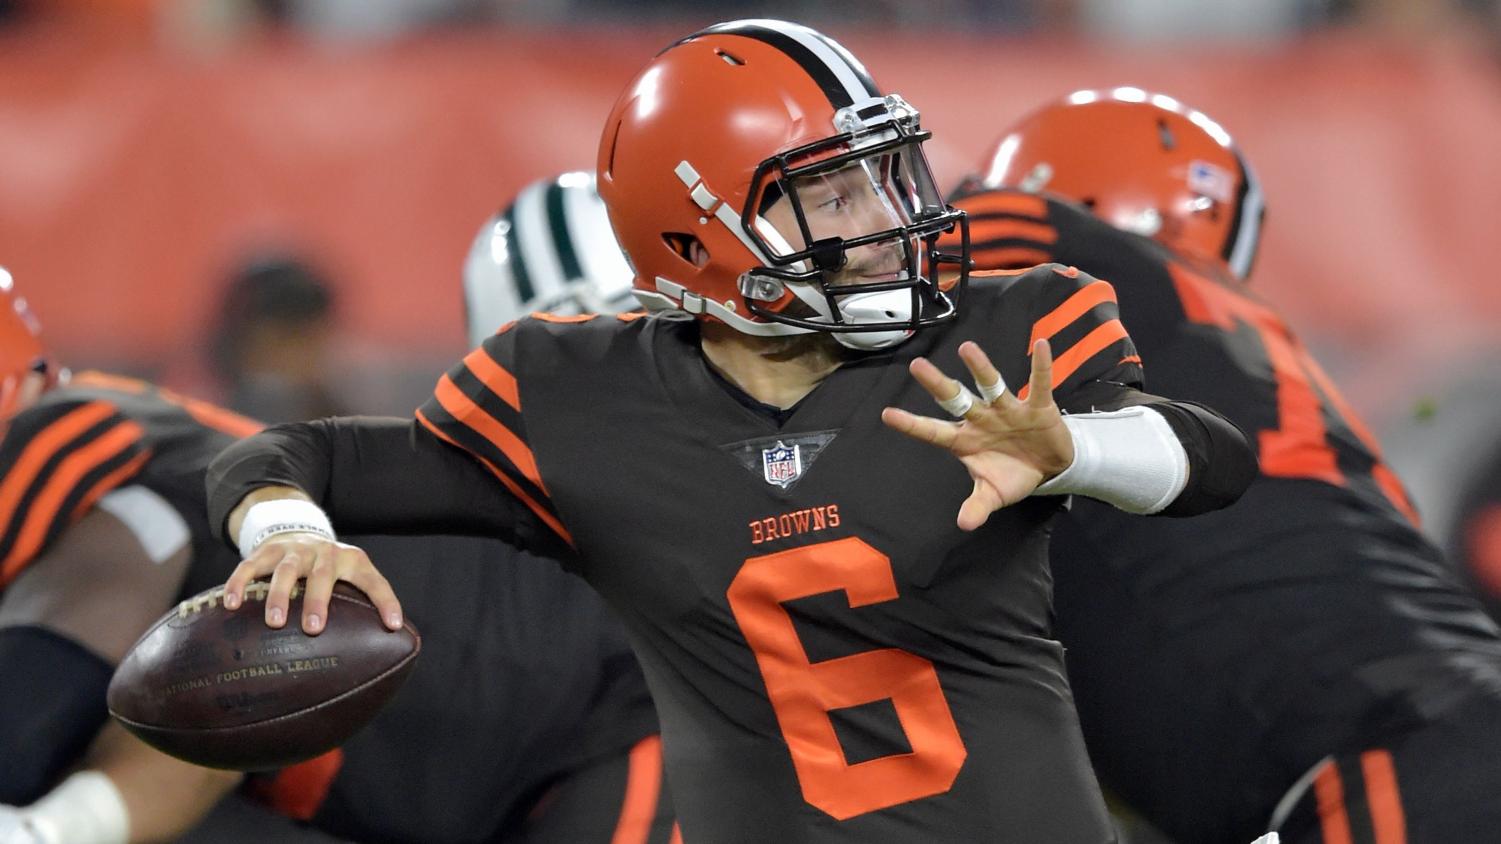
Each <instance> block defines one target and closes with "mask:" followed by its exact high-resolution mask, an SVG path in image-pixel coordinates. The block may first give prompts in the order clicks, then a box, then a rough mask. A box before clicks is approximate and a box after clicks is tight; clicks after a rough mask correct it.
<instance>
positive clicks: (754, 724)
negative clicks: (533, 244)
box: [210, 20, 1254, 844]
mask: <svg viewBox="0 0 1501 844" xmlns="http://www.w3.org/2000/svg"><path fill="white" fill-rule="evenodd" d="M927 137H928V133H927V132H925V131H924V130H923V129H922V128H921V126H920V122H919V118H918V113H917V111H916V110H915V109H914V108H913V107H912V106H910V105H909V104H907V103H906V102H905V101H903V100H902V99H901V98H900V97H898V96H896V95H888V94H885V93H883V92H882V91H881V90H880V89H878V88H877V87H876V86H875V84H874V83H873V82H872V81H871V79H870V77H869V75H868V74H867V73H866V72H865V70H864V68H863V67H862V66H861V65H860V63H859V62H858V61H857V60H856V59H855V58H854V57H853V56H852V55H850V53H849V52H848V51H846V50H845V49H844V48H843V47H842V46H840V45H839V44H838V43H836V42H835V41H833V40H831V39H829V38H828V37H826V36H824V35H822V34H820V33H817V32H815V31H813V30H811V29H808V28H806V27H803V26H799V25H796V24H791V23H786V22H782V21H769V20H761V21H738V22H732V23H727V24H720V25H717V26H714V27H710V28H708V29H706V30H703V31H701V32H698V33H696V34H693V35H690V36H688V37H686V38H684V39H682V40H680V41H678V42H677V43H675V44H673V45H671V46H669V47H668V48H667V49H666V50H664V51H663V52H661V53H660V54H658V55H657V56H656V57H655V58H654V59H652V61H651V62H650V63H649V64H648V65H647V66H646V68H645V69H643V71H642V72H641V73H640V74H639V75H638V76H637V77H636V78H635V79H634V80H633V81H632V82H631V83H630V84H629V86H628V87H627V89H626V91H625V93H624V94H623V96H622V97H621V98H620V100H619V101H618V102H617V104H616V105H615V107H614V109H613V111H612V112H611V114H610V116H609V118H608V120H607V122H606V125H605V127H604V132H603V137H602V142H601V147H600V155H599V160H598V166H597V170H596V172H597V173H598V179H599V189H600V193H601V195H602V196H603V197H604V200H605V204H606V206H607V208H608V210H609V215H610V220H611V221H612V223H613V224H614V229H615V232H616V235H617V236H618V238H619V240H620V243H621V246H622V248H623V250H624V251H625V253H626V255H627V256H628V257H629V259H630V261H631V263H632V266H633V268H634V270H635V292H636V296H637V298H638V299H639V300H640V301H641V302H642V303H643V304H644V305H645V306H646V307H647V308H648V309H650V310H652V311H655V312H659V314H660V315H656V316H643V315H640V314H627V315H623V316H620V317H616V316H587V315H581V316H576V317H559V316H549V315H538V316H536V317H533V318H530V319H522V320H519V321H517V322H516V323H515V324H514V325H511V326H509V327H507V328H506V329H505V330H502V331H501V332H500V333H498V334H496V335H494V336H492V337H490V338H489V339H487V340H486V341H485V342H484V344H483V345H481V346H480V347H479V348H478V349H476V350H474V351H473V352H471V353H470V354H469V355H468V356H467V357H466V358H465V359H464V360H463V361H462V362H461V363H459V364H458V365H457V366H455V367H454V369H453V370H451V371H450V372H449V373H448V374H447V375H445V376H443V377H442V378H441V379H440V380H439V382H438V386H437V389H436V392H435V394H434V396H433V398H432V399H431V400H430V401H429V402H428V403H427V404H425V405H424V406H423V407H422V408H421V409H420V410H419V411H418V413H417V415H416V418H415V419H385V420H378V419H368V418H367V419H334V420H323V421H319V422H315V423H305V424H297V425H289V426H279V427H277V428H274V429H269V430H268V431H267V432H265V433H263V434H261V435H259V436H257V437H254V438H251V439H249V440H246V441H243V442H242V443H241V444H239V445H237V446H234V447H231V449H230V450H228V451H226V452H225V454H224V455H221V457H220V458H218V459H217V460H216V461H215V464H214V467H213V469H212V470H211V472H210V484H211V491H210V508H211V509H210V513H211V522H212V523H213V524H215V525H216V526H217V527H218V529H220V530H222V531H224V532H225V534H226V536H228V537H233V538H237V540H238V544H239V547H240V549H241V551H242V552H243V553H244V554H245V555H246V557H247V559H246V561H245V562H244V563H242V564H241V566H240V567H239V568H238V569H237V570H236V573H235V575H234V576H233V577H232V578H231V579H230V580H229V582H228V583H227V585H226V593H225V599H226V602H227V603H228V604H229V605H231V606H238V605H239V604H240V601H241V600H243V594H244V593H243V587H244V585H245V584H246V583H247V582H248V580H249V579H250V578H253V577H259V576H264V575H271V576H272V585H271V589H270V591H269V594H268V595H267V596H266V598H265V606H264V608H263V610H264V613H265V616H266V619H267V622H268V623H269V624H271V625H273V626H280V625H282V624H285V623H287V621H288V619H287V618H286V611H287V595H288V594H289V591H290V588H291V586H292V585H293V584H294V583H295V582H296V581H297V580H298V579H299V578H304V577H306V578H307V591H306V593H305V595H306V597H305V599H304V600H305V603H304V610H305V611H304V613H303V614H302V617H301V619H300V623H301V625H302V627H303V628H304V629H305V630H308V631H310V632H316V631H317V630H319V629H321V627H322V626H323V624H324V623H325V619H326V613H327V603H328V602H327V596H328V594H329V591H330V590H331V588H332V585H333V583H334V581H335V580H336V579H345V580H349V581H350V582H352V583H354V584H355V585H357V586H359V587H360V588H362V589H364V591H365V592H366V593H367V594H369V595H371V596H372V598H373V599H374V600H375V602H376V604H377V606H379V607H380V608H381V609H382V611H383V612H384V613H385V614H386V615H387V621H388V623H390V624H392V625H396V624H399V620H400V616H401V608H400V604H399V603H398V602H397V600H396V599H395V596H394V594H393V592H392V589H391V587H390V585H389V584H388V583H387V582H386V581H385V579H384V578H383V577H382V576H381V574H380V573H379V572H378V571H377V570H376V569H375V568H374V567H373V566H372V565H371V563H370V561H369V558H368V557H367V556H366V555H365V554H364V553H363V552H361V551H360V550H359V549H357V548H350V547H348V546H346V545H341V544H337V543H335V542H334V541H333V528H332V525H333V524H337V525H339V526H340V528H341V529H342V530H349V531H359V530H445V531H472V532H475V533H481V534H497V535H501V536H504V537H507V538H510V539H513V540H515V541H517V542H520V543H522V544H524V545H526V546H529V547H531V548H534V549H539V550H545V551H547V552H548V553H550V554H553V555H556V556H557V557H558V559H560V560H562V561H563V564H564V565H565V566H566V567H567V568H569V569H570V570H572V571H575V572H578V573H579V574H580V575H581V576H583V577H584V578H585V579H586V580H588V581H589V582H590V583H591V584H592V585H593V586H594V587H595V588H596V589H597V590H598V591H599V592H600V593H601V594H602V595H603V596H604V597H605V600H606V601H607V602H608V603H610V605H611V606H612V607H614V608H615V609H616V610H617V612H618V613H619V614H620V615H621V617H622V618H623V619H624V620H625V623H626V628H627V631H628V633H629V635H630V637H631V640H632V643H633V645H634V646H635V649H636V653H637V655H638V656H639V657H640V659H641V661H642V664H643V667H644V668H645V669H646V673H647V678H648V681H649V682H650V684H651V687H652V691H653V696H654V697H655V698H656V701H657V705H658V711H659V714H660V716H661V718H662V723H663V750H664V754H665V756H666V759H667V768H668V772H669V775H670V777H671V780H672V784H673V798H674V802H675V804H676V809H677V811H678V813H679V816H680V818H681V822H682V828H683V835H684V838H685V839H686V840H689V841H711V842H740V841H746V842H750V841H755V842H764V841H777V840H786V841H802V842H815V841H861V842H896V841H901V842H910V841H1017V842H1023V841H1024V842H1029V844H1046V842H1069V844H1079V842H1103V841H1108V840H1111V839H1112V838H1113V835H1112V833H1111V831H1110V827H1109V821H1108V818H1107V817H1106V813H1105V810H1104V806H1103V804H1102V801H1101V799H1100V795H1099V791H1098V788H1097V786H1096V785H1095V783H1094V781H1093V777H1092V775H1091V774H1090V771H1089V767H1088V760H1087V758H1086V756H1085V753H1084V748H1083V744H1082V742H1081V741H1080V737H1079V733H1078V729H1077V725H1076V722H1075V716H1074V714H1073V712H1072V705H1071V702H1070V694H1069V691H1068V687H1067V684H1066V682H1065V680H1064V672H1063V661H1062V652H1061V650H1060V649H1059V647H1058V645H1057V643H1056V642H1055V641H1054V640H1053V639H1052V637H1051V632H1050V620H1049V617H1050V606H1049V598H1048V593H1049V591H1050V589H1049V577H1048V573H1047V567H1046V549H1047V535H1048V532H1049V529H1050V525H1051V524H1052V522H1053V520H1054V518H1055V517H1056V515H1057V514H1058V513H1059V512H1060V510H1061V509H1062V508H1063V506H1064V501H1065V498H1064V497H1063V495H1064V494H1065V493H1078V494H1087V495H1092V496H1098V497H1101V498H1103V499H1105V500H1109V501H1111V502H1114V503H1116V504H1118V505H1120V506H1122V507H1125V508H1128V509H1130V510H1133V511H1136V512H1141V513H1165V514H1177V515H1188V514H1193V513H1198V512H1203V511H1206V510H1212V509H1215V508H1217V507H1221V506H1224V505H1225V504H1227V503H1228V502H1230V501H1232V500H1234V499H1235V497H1236V496H1237V495H1238V494H1239V492H1240V490H1241V488H1242V487H1243V486H1244V485H1245V484H1246V483H1247V482H1248V481H1249V479H1250V476H1251V475H1252V473H1253V470H1254V469H1253V461H1252V459H1251V455H1250V450H1249V446H1248V445H1247V444H1246V442H1245V440H1244V437H1243V435H1242V434H1240V432H1239V431H1238V430H1236V429H1235V428H1234V427H1233V426H1232V425H1230V424H1229V423H1227V422H1225V421H1224V420H1223V418H1221V417H1219V416H1217V415H1215V414H1213V413H1211V412H1208V411H1206V410H1204V409H1202V408H1200V407H1197V406H1193V405H1188V404H1183V403H1178V402H1171V401H1167V400H1165V399H1160V398H1157V397H1154V396H1148V395H1146V394H1144V393H1142V392H1140V391H1139V390H1137V389H1136V385H1137V384H1138V383H1139V377H1140V365H1139V362H1138V359H1137V357H1136V354H1135V350H1134V348H1133V347H1132V345H1131V342H1130V339H1129V337H1128V336H1127V334H1126V332H1125V330H1124V328H1123V327H1122V326H1121V323H1120V321H1119V320H1118V319H1117V318H1116V305H1115V302H1114V298H1113V296H1112V295H1110V292H1109V289H1108V287H1107V286H1105V285H1102V284H1099V283H1097V282H1095V281H1094V279H1092V278H1090V277H1088V276H1085V275H1082V274H1079V273H1076V272H1074V271H1072V270H1069V269H1067V268H1064V267H1061V266H1048V267H1041V268H1038V269H1036V270H1032V271H1029V272H1024V273H1019V274H1007V275H989V276H985V277H981V278H975V279H968V278H967V266H968V256H967V255H966V254H965V252H966V249H965V248H964V245H963V243H962V242H961V244H960V247H959V249H958V251H957V252H955V253H954V254H940V253H939V252H938V251H937V250H935V249H934V248H933V247H934V244H935V242H936V240H937V238H938V236H939V235H940V233H942V232H944V231H947V230H951V229H953V228H955V227H962V226H963V225H964V220H963V216H962V214H959V213H956V212H954V211H953V210H952V209H950V208H948V207H946V206H945V205H944V203H943V201H942V200H941V198H940V196H939V194H938V191H937V189H936V187H935V186H934V183H933V180H932V177H931V175H930V173H929V171H928V168H927V165H926V163H925V161H924V158H923V153H922V144H923V141H924V140H925V139H926V138H927ZM945 270H948V272H946V273H945ZM941 273H942V274H941ZM966 288H967V289H966ZM972 340H978V341H979V344H978V345H977V344H976V343H975V342H970V341H972ZM981 345H983V346H984V347H985V349H986V350H988V352H989V354H987V352H986V351H982V350H981ZM1054 349H1056V351H1057V356H1056V358H1055V357H1054V356H1053V350H1054ZM992 355H993V357H992ZM960 367H963V368H965V369H967V370H969V377H970V378H972V379H973V384H974V387H973V390H972V389H971V387H970V386H968V385H966V384H961V382H959V381H957V380H954V379H952V378H950V377H949V376H948V375H946V374H945V372H953V371H956V370H958V369H959V368H960ZM909 370H910V373H911V374H910V376H909V374H908V372H909ZM976 391H977V392H978V395H976ZM935 400H937V401H938V402H939V403H940V405H941V406H942V407H943V408H944V409H945V410H946V411H947V412H948V413H949V414H950V415H951V416H952V417H953V418H954V420H955V421H948V420H943V419H939V418H934V417H929V416H926V415H922V414H923V412H925V411H926V410H927V409H928V407H929V405H930V403H931V402H933V401H935ZM1055 402H1056V403H1055ZM1060 405H1061V406H1062V407H1063V408H1066V409H1068V410H1070V411H1072V412H1073V413H1072V414H1071V415H1070V416H1068V417H1063V416H1062V415H1061V414H1060V412H1059V406H1060ZM883 408H885V409H884V410H883ZM883 423H884V424H883ZM935 446H937V448H935ZM945 451H947V452H949V453H950V454H952V455H953V457H957V458H958V459H957V460H956V459H953V458H952V457H950V454H945V453H944V452H945ZM1034 493H1037V494H1034ZM956 511H957V513H958V517H957V519H956V518H955V513H956ZM298 525H315V527H313V528H311V529H299V528H297V527H296V526H298Z"/></svg>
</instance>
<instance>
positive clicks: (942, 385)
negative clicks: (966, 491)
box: [881, 340, 1074, 530]
mask: <svg viewBox="0 0 1501 844" xmlns="http://www.w3.org/2000/svg"><path fill="white" fill-rule="evenodd" d="M959 358H960V359H961V360H963V361H964V365H965V366H966V367H967V368H968V369H969V374H970V375H971V376H973V378H974V381H975V385H976V386H977V387H978V388H979V389H980V394H981V395H982V396H985V395H987V394H989V395H995V398H994V399H993V400H991V401H988V402H987V401H984V400H982V399H980V398H977V397H974V396H973V394H970V398H971V399H972V403H971V404H970V406H969V408H968V409H967V410H964V411H963V414H962V417H961V418H960V421H958V422H949V421H946V420H943V419H935V418H933V417H931V416H918V415H917V414H915V413H909V412H907V411H905V410H901V409H899V408H895V407H888V408H886V409H885V410H883V411H881V421H882V422H885V423H886V424H887V425H889V426H891V427H892V428H895V429H896V430H898V431H900V432H902V433H903V434H906V435H907V436H909V437H912V438H913V439H918V440H922V441H923V442H926V443H931V444H933V445H936V446H938V447H939V448H943V449H947V450H948V451H949V452H950V453H951V454H953V455H954V456H955V457H957V458H959V462H961V463H963V464H964V468H966V469H968V470H969V475H970V477H971V478H973V479H974V482H975V488H974V491H973V492H971V493H970V495H969V498H967V499H965V501H964V503H963V504H962V505H960V507H959V527H960V529H961V530H974V529H976V528H978V527H979V526H981V525H983V524H985V521H986V520H987V519H989V518H990V514H991V513H994V512H995V511H996V510H999V509H1001V508H1002V507H1006V506H1008V505H1011V504H1015V503H1016V502H1018V501H1020V500H1022V499H1023V498H1026V497H1027V496H1028V495H1031V494H1032V491H1033V490H1035V489H1037V487H1038V485H1039V484H1041V483H1042V482H1043V481H1046V480H1048V479H1049V478H1051V477H1053V476H1054V475H1057V474H1058V473H1059V472H1062V471H1063V470H1064V469H1067V468H1068V467H1069V465H1070V464H1072V463H1073V462H1074V439H1073V436H1072V435H1071V434H1069V431H1068V427H1067V426H1065V425H1064V424H1063V415H1062V414H1061V413H1059V411H1058V405H1056V404H1054V403H1053V354H1052V350H1051V349H1050V348H1049V346H1048V341H1046V340H1038V341H1037V342H1036V343H1035V344H1034V345H1033V346H1032V375H1031V379H1030V381H1029V382H1028V388H1027V389H1028V394H1027V398H1026V399H1025V400H1022V399H1018V398H1017V397H1016V396H1014V395H1012V394H1011V392H1010V391H1009V390H1007V389H1006V387H1005V384H1004V383H1003V382H1002V380H1001V374H1000V372H998V371H997V370H996V368H995V366H994V364H992V363H991V362H990V358H989V357H987V356H986V355H985V352H983V351H982V350H981V349H980V347H979V345H978V344H976V343H974V342H970V341H966V342H965V343H963V344H961V345H960V346H959ZM911 369H912V377H914V378H916V379H917V382H918V383H919V384H921V385H922V386H923V388H924V389H926V390H927V391H928V393H929V394H931V395H932V396H933V398H934V399H936V400H937V401H938V402H939V403H940V404H945V405H949V406H950V407H954V406H955V405H954V403H955V402H956V401H957V402H959V405H960V406H962V405H963V403H964V401H965V400H964V395H965V393H967V392H968V390H967V388H965V386H964V385H963V384H961V383H959V382H958V381H956V380H954V379H953V378H950V377H948V376H947V375H945V374H943V372H942V371H940V370H939V369H938V367H936V366H934V365H933V363H932V361H929V360H928V359H926V358H918V359H917V360H914V361H913V362H912V367H911ZM955 412H956V415H958V412H957V411H955Z"/></svg>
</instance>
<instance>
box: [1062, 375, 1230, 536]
mask: <svg viewBox="0 0 1501 844" xmlns="http://www.w3.org/2000/svg"><path fill="white" fill-rule="evenodd" d="M1075 401H1076V402H1082V403H1084V404H1085V406H1087V407H1089V408H1090V409H1091V410H1097V411H1110V410H1120V409H1122V408H1126V407H1133V406H1137V405H1148V406H1150V407H1151V408H1152V409H1153V410H1155V411H1157V412H1158V413H1161V414H1162V418H1164V419H1166V420H1167V424H1168V426H1169V427H1171V428H1172V429H1173V433H1174V434H1177V435H1178V442H1180V443H1182V444H1183V451H1184V452H1185V453H1186V454H1187V455H1188V484H1187V485H1186V486H1184V487H1183V491H1182V492H1180V493H1178V497H1177V498H1175V499H1173V502H1172V503H1171V504H1169V505H1168V506H1167V507H1164V508H1163V509H1162V510H1159V511H1158V512H1156V513H1154V514H1153V515H1156V516H1197V515H1199V514H1200V513H1208V512H1210V511H1212V510H1219V509H1222V508H1225V507H1229V506H1230V505H1231V504H1234V503H1235V502H1236V501H1237V500H1238V499H1239V498H1240V496H1241V494H1242V493H1244V492H1245V491H1246V489H1247V488H1248V487H1250V485H1251V482H1252V481H1254V480H1255V479H1256V474H1257V472H1258V466H1257V462H1256V452H1255V450H1254V449H1253V448H1251V441H1250V439H1249V438H1248V437H1247V436H1246V433H1245V431H1242V430H1241V429H1240V427H1239V426H1237V425H1236V424H1235V423H1234V422H1231V421H1230V420H1229V419H1226V418H1225V417H1224V416H1221V415H1220V414H1218V413H1216V412H1215V411H1213V410H1210V409H1209V408H1207V407H1205V406H1203V405H1201V404H1197V403H1195V402H1190V401H1174V400H1170V399H1165V398H1162V397H1161V396H1154V395H1152V394H1151V393H1143V392H1141V391H1140V390H1135V389H1132V388H1130V387H1126V386H1123V385H1120V384H1112V383H1109V382H1104V381H1095V382H1092V383H1090V384H1086V385H1084V386H1082V387H1080V388H1079V390H1077V391H1076V393H1075Z"/></svg>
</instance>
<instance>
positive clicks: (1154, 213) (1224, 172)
mask: <svg viewBox="0 0 1501 844" xmlns="http://www.w3.org/2000/svg"><path fill="white" fill-rule="evenodd" d="M967 185H968V187H969V188H971V189H974V188H978V187H983V188H1003V187H1004V188H1014V189H1019V190H1025V191H1029V192H1034V193H1036V192H1042V193H1051V194H1055V195H1058V196H1061V197H1064V198H1067V199H1072V200H1075V201H1077V202H1081V203H1083V204H1085V205H1087V206H1089V208H1090V209H1091V210H1093V211H1094V213H1095V214H1096V215H1097V216H1099V217H1100V218H1102V219H1104V220H1106V221H1107V222H1109V223H1110V224H1111V225H1114V226H1116V227H1117V228H1121V229H1125V230H1127V231H1132V232H1136V233H1138V234H1143V235H1146V236H1148V237H1152V238H1155V239H1156V240H1158V241H1160V242H1161V243H1163V244H1164V245H1166V246H1167V247H1168V248H1170V249H1173V250H1175V251H1177V252H1180V253H1185V254H1189V255H1194V256H1198V257H1200V258H1211V259H1216V260H1219V261H1223V262H1224V263H1225V264H1226V265H1227V266H1228V267H1229V268H1230V270H1231V272H1233V273H1235V275H1237V276H1239V277H1240V278H1245V277H1246V276H1248V275H1250V272H1251V265H1252V263H1253V262H1254V261H1255V258H1256V249H1257V245H1258V241H1259V239H1260V233H1261V222H1262V216H1263V214H1264V205H1263V200H1262V194H1261V185H1260V183H1259V182H1258V181H1257V180H1256V176H1255V174H1254V173H1253V172H1252V171H1251V168H1250V166H1249V165H1248V164H1247V163H1246V160H1245V158H1244V157H1242V156H1241V154H1240V152H1239V151H1238V150H1237V149H1236V147H1235V144H1234V143H1233V142H1232V141H1231V140H1230V135H1229V133H1227V132H1226V131H1225V130H1224V129H1222V128H1220V125H1219V124H1218V123H1216V122H1214V121H1213V120H1211V119H1210V118H1208V117H1207V116H1205V115H1204V114H1203V113H1202V112H1199V111H1195V110H1193V109H1191V108H1188V107H1187V106H1185V105H1183V104H1182V103H1180V102H1178V101H1177V100H1174V99H1173V98H1171V97H1167V96H1163V95H1161V94H1151V93H1148V92H1145V91H1142V90H1140V89H1138V88H1116V89H1113V90H1109V91H1078V92H1076V93H1073V94H1070V95H1069V96H1067V97H1065V98H1063V99H1062V100H1060V101H1058V102H1056V103H1053V104H1051V105H1048V106H1045V107H1043V108H1041V109H1039V110H1037V111H1035V112H1033V113H1032V114H1030V115H1028V116H1027V117H1026V118H1024V119H1022V120H1021V122H1019V123H1017V124H1016V125H1015V126H1013V127H1012V128H1011V129H1009V130H1008V131H1006V132H1004V133H1003V134H1002V135H1001V138H1000V140H999V141H997V142H996V143H995V145H994V146H993V147H992V148H991V151H990V153H989V154H988V155H987V156H986V157H985V158H984V159H983V160H982V163H981V170H980V172H979V173H976V174H975V175H974V176H972V177H971V178H970V179H969V180H968V181H967Z"/></svg>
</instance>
